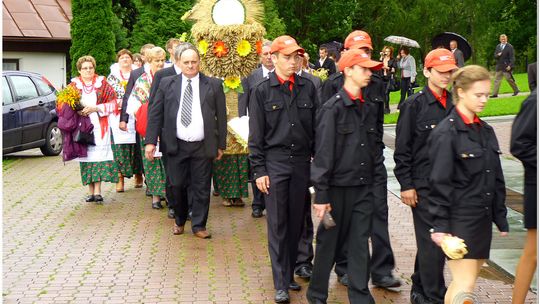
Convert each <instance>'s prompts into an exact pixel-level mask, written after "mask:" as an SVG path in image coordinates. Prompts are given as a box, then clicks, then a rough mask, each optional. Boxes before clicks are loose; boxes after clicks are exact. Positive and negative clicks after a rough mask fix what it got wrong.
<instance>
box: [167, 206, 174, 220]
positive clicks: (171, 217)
mask: <svg viewBox="0 0 540 304" xmlns="http://www.w3.org/2000/svg"><path fill="white" fill-rule="evenodd" d="M167 217H168V218H170V219H173V218H174V209H173V208H169V211H168V212H167Z"/></svg>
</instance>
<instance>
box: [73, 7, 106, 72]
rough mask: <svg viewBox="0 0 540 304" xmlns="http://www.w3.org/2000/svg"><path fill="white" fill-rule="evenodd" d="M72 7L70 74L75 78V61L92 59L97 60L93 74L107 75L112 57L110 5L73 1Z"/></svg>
mask: <svg viewBox="0 0 540 304" xmlns="http://www.w3.org/2000/svg"><path fill="white" fill-rule="evenodd" d="M71 5H72V8H71V9H72V14H73V19H72V20H71V41H72V43H71V48H70V50H69V54H70V56H71V58H72V60H71V71H72V73H71V74H72V75H73V76H74V75H76V74H77V72H76V71H77V66H76V63H77V59H78V58H80V57H82V56H85V55H91V56H93V57H94V58H95V59H96V63H97V68H96V73H98V74H99V75H108V74H109V66H110V65H111V63H112V62H113V61H114V57H115V47H114V43H115V37H114V34H113V12H112V4H111V1H110V0H72V1H71ZM98 8H99V9H98Z"/></svg>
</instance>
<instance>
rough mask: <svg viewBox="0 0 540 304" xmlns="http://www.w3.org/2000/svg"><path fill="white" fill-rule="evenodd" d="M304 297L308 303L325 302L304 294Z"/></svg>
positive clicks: (317, 303) (320, 303)
mask: <svg viewBox="0 0 540 304" xmlns="http://www.w3.org/2000/svg"><path fill="white" fill-rule="evenodd" d="M306 299H307V301H308V303H309V304H326V301H323V300H319V299H314V298H312V297H310V296H308V295H307V294H306Z"/></svg>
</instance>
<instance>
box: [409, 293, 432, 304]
mask: <svg viewBox="0 0 540 304" xmlns="http://www.w3.org/2000/svg"><path fill="white" fill-rule="evenodd" d="M427 303H429V302H428V301H426V298H425V297H424V295H423V294H421V293H420V292H418V291H413V290H411V304H427Z"/></svg>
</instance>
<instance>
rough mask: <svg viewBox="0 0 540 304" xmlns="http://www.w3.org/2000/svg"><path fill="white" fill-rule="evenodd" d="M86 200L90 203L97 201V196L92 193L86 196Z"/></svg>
mask: <svg viewBox="0 0 540 304" xmlns="http://www.w3.org/2000/svg"><path fill="white" fill-rule="evenodd" d="M84 201H85V202H87V203H90V202H95V201H96V197H95V196H94V195H93V194H92V195H88V196H86V197H85V198H84Z"/></svg>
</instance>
